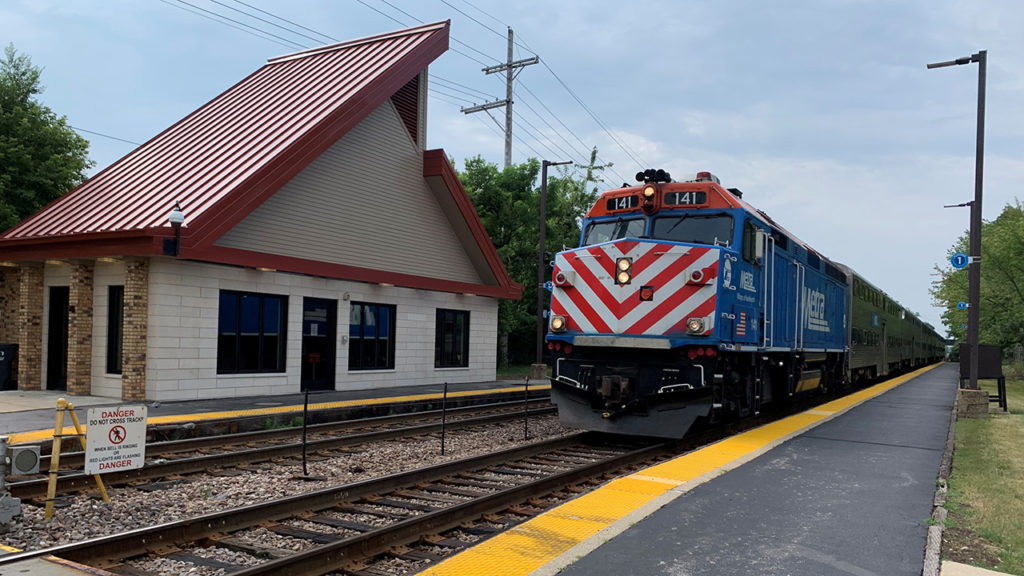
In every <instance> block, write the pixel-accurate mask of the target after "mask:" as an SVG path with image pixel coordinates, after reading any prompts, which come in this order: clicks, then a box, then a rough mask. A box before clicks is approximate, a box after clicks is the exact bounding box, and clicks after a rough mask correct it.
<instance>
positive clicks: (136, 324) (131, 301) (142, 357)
mask: <svg viewBox="0 0 1024 576" xmlns="http://www.w3.org/2000/svg"><path fill="white" fill-rule="evenodd" d="M148 330H149V260H145V259H134V258H133V259H129V260H127V261H126V262H125V269H124V324H123V331H124V347H123V350H122V354H121V399H122V400H131V401H136V400H145V399H146V333H147V331H148Z"/></svg>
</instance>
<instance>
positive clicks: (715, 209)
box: [546, 170, 945, 438]
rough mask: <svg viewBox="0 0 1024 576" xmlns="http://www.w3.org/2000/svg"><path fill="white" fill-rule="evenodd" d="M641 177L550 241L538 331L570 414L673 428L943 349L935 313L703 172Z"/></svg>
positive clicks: (584, 423) (888, 369)
mask: <svg viewBox="0 0 1024 576" xmlns="http://www.w3.org/2000/svg"><path fill="white" fill-rule="evenodd" d="M637 180H638V182H640V184H639V185H637V186H626V185H624V187H623V188H620V189H614V190H609V191H606V192H604V193H603V194H601V196H600V197H599V198H598V199H597V201H596V202H595V204H594V205H593V207H591V209H590V210H589V211H588V213H587V214H586V216H585V218H584V219H583V227H582V228H583V229H582V235H581V241H580V247H578V248H575V249H571V250H565V251H562V252H559V253H558V254H557V255H556V256H555V261H554V268H553V271H552V278H551V284H550V287H551V292H552V294H551V307H550V313H549V317H548V332H547V335H546V342H547V347H548V350H549V351H550V354H551V363H552V377H551V384H552V387H551V395H552V399H553V401H554V402H555V403H556V404H557V405H558V410H559V415H560V418H561V420H562V421H563V422H564V423H565V424H567V425H570V426H574V427H578V428H584V429H589V430H599V431H605V432H613V433H618V434H630V435H641V436H657V437H665V438H681V437H682V436H683V435H685V434H686V432H687V431H688V430H689V429H690V428H691V427H692V426H693V425H694V424H695V423H697V422H699V421H704V422H710V423H714V422H716V421H719V420H722V419H731V418H739V417H744V416H748V415H752V414H756V413H758V412H759V411H760V410H761V408H762V406H763V405H766V404H771V403H782V402H786V401H788V400H789V399H790V398H793V397H795V396H797V395H800V394H803V393H810V392H814V391H826V390H828V389H830V388H833V387H844V386H846V385H848V384H849V383H853V382H860V381H865V380H870V379H874V378H879V377H882V376H887V375H890V374H893V373H896V372H899V371H905V370H910V369H913V368H917V367H920V366H924V365H927V364H930V363H933V362H936V361H939V360H941V359H942V357H943V354H944V352H945V346H944V342H943V340H942V338H941V337H940V336H939V335H938V334H937V333H936V332H935V330H934V329H933V328H932V327H931V326H930V325H928V324H925V323H923V322H921V321H920V319H918V318H917V317H916V316H915V315H914V314H912V313H910V312H909V311H907V310H906V309H904V308H903V307H902V306H900V305H899V304H898V303H896V302H895V301H894V300H893V299H891V298H890V297H889V296H888V295H886V294H885V293H884V292H883V291H882V290H880V289H878V288H877V287H875V286H874V285H872V284H871V283H869V282H868V281H867V280H865V279H864V278H863V277H861V276H860V275H858V274H857V273H856V272H854V271H853V270H851V269H850V268H848V267H846V266H844V265H842V264H839V263H836V262H833V261H830V260H829V259H827V258H825V257H824V256H822V255H821V254H819V253H818V252H816V251H815V250H813V249H812V248H811V247H810V246H808V245H807V244H805V243H803V242H801V241H799V240H798V239H797V238H796V237H795V236H793V235H792V234H790V233H789V232H787V231H786V230H785V229H783V228H782V227H781V226H779V225H778V224H777V223H776V222H775V221H774V220H772V219H771V218H770V217H769V216H768V215H767V214H765V213H764V212H762V211H760V210H758V209H756V208H754V207H753V206H751V205H750V204H748V203H747V202H746V201H744V200H743V198H742V193H741V192H740V191H739V190H738V189H735V188H728V189H727V188H724V187H722V185H721V183H720V181H719V180H718V178H717V177H715V176H714V175H712V174H711V173H709V172H700V173H698V174H697V175H696V177H695V178H694V179H693V180H690V181H686V182H675V181H673V180H672V179H671V176H670V175H669V174H668V173H666V172H665V171H663V170H647V171H645V172H641V173H639V174H637Z"/></svg>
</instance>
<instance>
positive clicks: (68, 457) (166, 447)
mask: <svg viewBox="0 0 1024 576" xmlns="http://www.w3.org/2000/svg"><path fill="white" fill-rule="evenodd" d="M550 401H551V400H550V397H539V398H531V399H530V404H531V405H536V404H543V403H550ZM522 405H523V402H522V400H510V401H508V402H492V403H489V404H477V405H474V406H461V407H458V408H449V409H448V410H446V412H447V413H448V415H449V416H461V415H464V414H472V413H475V412H484V411H487V410H501V409H503V408H521V407H522ZM289 414H294V413H293V412H289ZM430 417H437V418H438V419H440V417H441V410H424V411H420V412H406V413H402V414H391V415H388V416H374V417H371V418H358V419H354V420H344V421H340V422H323V423H320V424H310V425H309V426H306V432H307V433H308V434H323V433H331V432H341V431H345V430H352V429H357V428H365V427H369V426H386V425H391V424H401V423H403V422H408V421H410V420H413V421H414V420H418V419H428V418H430ZM215 422H220V421H219V420H218V421H215ZM189 424H195V422H188V423H184V424H182V425H176V427H178V428H184V427H186V426H187V425H189ZM158 426H166V425H157V426H153V427H150V428H151V429H153V428H156V427H158ZM300 434H302V427H301V426H290V427H287V428H274V429H271V430H251V431H248V432H235V433H231V434H211V435H207V436H201V437H196V438H185V439H181V440H166V441H162V442H150V443H147V444H146V454H147V456H150V455H168V454H175V453H179V452H189V451H194V450H204V449H207V448H223V447H224V446H225V445H227V444H245V443H250V442H269V441H272V440H278V439H281V438H290V437H293V436H298V435H300ZM60 462H61V465H63V466H66V467H68V468H81V467H82V466H84V465H85V453H84V452H82V451H81V450H75V451H69V452H61V455H60ZM49 464H50V455H49V454H44V455H42V456H41V457H40V459H39V468H40V469H43V470H45V469H47V468H48V467H49Z"/></svg>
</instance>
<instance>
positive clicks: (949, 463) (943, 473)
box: [921, 394, 959, 576]
mask: <svg viewBox="0 0 1024 576" xmlns="http://www.w3.org/2000/svg"><path fill="white" fill-rule="evenodd" d="M958 402H959V394H957V397H956V398H954V400H953V410H952V412H950V414H949V434H947V435H946V449H945V451H944V452H943V453H942V463H941V464H940V465H939V477H938V479H937V480H936V482H935V485H936V488H935V500H934V501H933V504H932V506H933V508H932V521H933V523H932V525H931V526H929V527H928V541H927V543H926V544H925V547H924V567H923V568H922V569H921V576H939V571H940V570H941V567H942V563H941V560H940V558H939V556H940V554H941V552H942V530H943V528H944V527H945V526H946V508H945V506H946V488H947V484H946V483H947V481H948V480H949V474H950V472H952V470H953V447H954V445H955V440H956V415H957V404H958Z"/></svg>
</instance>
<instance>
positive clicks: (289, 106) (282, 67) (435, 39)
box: [0, 21, 518, 295]
mask: <svg viewBox="0 0 1024 576" xmlns="http://www.w3.org/2000/svg"><path fill="white" fill-rule="evenodd" d="M448 31H449V22H448V21H445V22H439V23H435V24H428V25H423V26H419V27H415V28H409V29H406V30H400V31H396V32H392V33H388V34H381V35H377V36H372V37H368V38H363V39H360V40H353V41H349V42H342V43H339V44H334V45H330V46H324V47H321V48H316V49H312V50H306V51H302V52H297V53H294V54H289V55H286V56H281V57H278V58H273V59H270V60H269V61H268V62H267V64H266V65H264V66H263V67H261V68H260V69H259V70H256V71H255V72H253V73H252V74H251V75H249V76H248V77H247V78H245V79H243V80H242V81H241V82H239V83H238V84H236V85H234V86H233V87H231V88H229V89H228V90H227V91H225V92H224V93H222V94H221V95H219V96H217V97H216V98H214V99H213V100H211V101H210V102H208V103H207V104H205V105H204V106H202V107H201V108H199V109H198V110H196V111H195V112H193V113H191V114H189V115H188V116H186V117H185V118H184V119H182V120H181V121H179V122H177V123H176V124H174V125H173V126H171V127H170V128H168V129H167V130H165V131H163V132H162V133H160V134H158V135H157V136H155V137H154V138H153V139H151V140H150V141H148V142H146V143H145V144H143V145H142V146H140V147H138V148H137V149H135V150H134V151H132V152H131V153H129V154H128V155H127V156H125V157H124V158H122V159H120V160H119V161H117V162H116V163H114V164H113V165H111V166H110V167H108V168H107V169H105V170H103V171H102V172H100V173H99V174H97V175H96V176H94V177H93V178H91V179H89V180H88V181H86V182H85V183H83V184H82V185H80V186H78V187H77V188H75V189H74V190H72V191H71V192H69V193H68V194H67V195H65V196H63V197H61V198H60V199H58V200H56V201H54V202H53V203H51V204H50V205H49V206H47V207H46V208H44V209H43V210H41V211H40V212H38V213H37V214H35V215H33V216H32V217H30V218H28V219H26V220H25V221H23V222H21V223H20V224H18V225H17V226H15V227H14V228H12V229H10V230H8V231H7V232H5V233H4V234H2V235H0V260H23V259H42V258H61V257H96V256H123V255H147V254H163V240H164V239H165V238H172V237H173V229H172V228H171V227H170V225H169V224H168V221H167V217H168V215H169V214H170V212H171V210H172V209H173V207H174V205H175V203H178V204H180V206H181V208H182V211H183V212H184V214H185V225H184V226H183V227H182V229H181V235H182V236H181V245H180V250H179V255H180V256H181V257H183V258H190V257H191V258H197V259H202V260H206V261H215V262H223V263H231V264H242V265H251V264H246V263H245V262H234V261H232V259H231V255H230V254H227V253H226V252H222V251H218V250H216V248H215V247H214V242H216V240H217V239H218V238H219V237H220V236H222V235H223V234H224V233H225V232H227V231H228V230H230V229H231V227H232V226H234V225H235V224H237V223H238V222H240V221H241V220H242V219H244V218H245V217H246V216H247V215H248V214H249V213H251V212H252V211H253V210H254V209H255V208H256V207H258V206H259V205H260V204H262V203H263V202H264V201H265V200H266V199H267V198H269V197H270V196H272V195H273V194H274V193H275V192H277V191H278V190H279V189H280V188H281V187H282V186H283V185H285V184H286V183H287V182H288V181H289V180H291V179H292V178H293V177H295V175H297V174H298V173H299V172H301V171H302V170H303V169H304V168H305V167H307V166H308V165H309V164H310V163H311V162H312V161H313V160H315V159H316V158H317V157H319V156H320V155H321V154H323V153H324V151H326V150H327V149H328V148H329V147H330V146H331V145H332V144H334V143H335V142H337V141H338V140H339V139H340V138H341V137H342V136H344V135H345V134H346V133H347V132H348V131H350V130H351V129H352V128H353V127H355V126H356V125H358V124H359V123H360V122H361V121H362V120H363V119H365V118H366V117H367V116H368V115H369V114H370V113H371V112H372V111H373V110H375V109H376V108H377V107H378V106H380V105H381V104H383V103H384V102H386V101H387V100H388V99H389V98H392V97H393V96H396V94H397V95H398V96H401V97H402V98H406V99H407V98H408V96H409V94H408V91H409V87H410V86H412V87H413V89H414V90H416V89H418V88H416V87H417V86H418V84H416V83H415V81H416V79H417V77H418V76H419V74H420V73H421V72H423V71H424V70H425V69H426V68H427V66H428V65H429V64H430V62H432V61H433V60H434V59H436V58H437V57H438V56H440V55H441V54H443V53H444V52H445V51H446V50H447V49H448ZM400 92H401V94H398V93H400ZM399 108H400V109H401V110H403V114H416V112H415V107H412V108H410V107H409V106H399ZM409 110H412V112H409ZM405 120H406V123H407V127H408V128H409V129H410V131H412V130H414V127H415V121H416V119H415V118H412V119H410V118H405ZM411 135H412V137H413V139H414V140H415V139H416V138H417V135H416V134H415V133H413V134H411ZM442 156H443V153H442ZM435 171H439V170H435ZM452 180H453V181H449V179H446V181H449V184H450V185H452V186H456V187H457V188H456V189H452V193H453V194H455V195H461V196H465V191H464V190H463V189H462V187H461V185H460V184H459V182H458V179H457V178H454V179H452ZM468 217H469V218H470V220H476V221H478V220H479V218H478V217H477V216H476V214H475V212H473V213H472V214H471V215H470V216H468ZM468 223H469V222H468ZM470 227H471V228H473V224H472V223H470ZM474 230H475V228H474ZM474 236H475V238H476V240H477V243H478V244H479V249H480V250H482V251H483V252H484V253H486V254H487V256H486V259H487V261H488V263H490V264H491V266H492V267H493V266H494V265H495V263H496V264H497V266H498V268H499V269H493V271H494V273H495V274H494V275H495V277H496V278H499V279H501V283H502V286H501V288H500V289H499V291H500V292H501V295H511V294H513V293H514V294H516V295H517V294H518V290H515V285H514V284H512V283H511V282H510V281H509V280H508V274H507V272H506V271H505V270H504V267H503V266H501V263H500V261H499V260H496V259H495V258H494V255H491V254H490V253H491V252H494V247H493V245H492V244H491V242H490V239H489V238H488V237H487V235H486V233H484V234H483V236H482V237H480V236H479V235H477V234H476V233H474ZM495 255H496V253H495ZM252 256H253V255H250V257H249V258H247V260H250V259H252ZM277 264H278V266H279V267H280V266H281V264H282V261H281V259H280V258H278V259H277ZM307 268H308V266H307ZM281 269H287V268H281ZM295 271H300V270H295ZM307 273H309V272H307ZM338 274H341V272H340V271H337V270H335V271H333V273H330V274H328V275H331V276H334V275H338ZM385 274H386V273H385ZM338 277H342V276H338ZM345 277H348V276H345ZM356 279H358V278H356ZM402 284H403V285H407V286H408V285H412V284H415V282H412V283H411V284H410V282H402ZM492 288H493V287H492ZM462 291H470V290H468V289H464V290H462ZM478 292H479V293H485V291H478Z"/></svg>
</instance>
